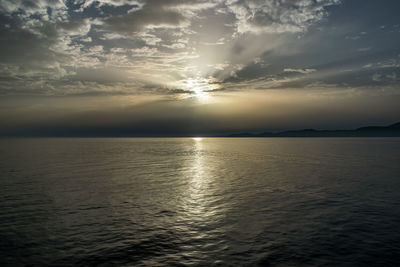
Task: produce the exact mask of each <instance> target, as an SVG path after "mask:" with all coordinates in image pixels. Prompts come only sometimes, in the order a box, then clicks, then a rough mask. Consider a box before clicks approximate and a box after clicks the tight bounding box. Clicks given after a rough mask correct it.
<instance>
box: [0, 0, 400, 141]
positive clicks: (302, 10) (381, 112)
mask: <svg viewBox="0 0 400 267" xmlns="http://www.w3.org/2000/svg"><path fill="white" fill-rule="evenodd" d="M399 10H400V1H398V0H380V1H378V0H363V1H359V0H225V1H223V0H104V1H92V0H86V1H85V0H69V1H61V0H0V21H1V23H0V95H1V96H0V110H1V112H0V123H1V124H0V135H53V134H54V135H132V136H140V135H201V134H204V135H207V134H215V133H226V132H237V131H256V132H257V131H264V130H268V131H275V130H283V129H297V128H319V129H333V128H353V127H359V126H363V125H366V124H377V125H384V124H390V123H394V122H396V121H399V120H400V115H399V114H400V18H399V15H398V12H399Z"/></svg>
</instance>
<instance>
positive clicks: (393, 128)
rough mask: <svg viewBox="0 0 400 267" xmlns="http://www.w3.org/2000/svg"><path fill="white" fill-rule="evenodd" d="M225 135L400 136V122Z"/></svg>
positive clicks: (230, 135)
mask: <svg viewBox="0 0 400 267" xmlns="http://www.w3.org/2000/svg"><path fill="white" fill-rule="evenodd" d="M225 137H400V122H398V123H395V124H391V125H388V126H366V127H361V128H357V129H354V130H315V129H303V130H292V131H283V132H275V133H274V132H264V133H259V134H257V133H236V134H229V135H226V136H225Z"/></svg>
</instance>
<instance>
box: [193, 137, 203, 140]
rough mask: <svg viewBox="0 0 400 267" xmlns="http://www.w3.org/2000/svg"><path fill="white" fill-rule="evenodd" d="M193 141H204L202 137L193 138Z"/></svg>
mask: <svg viewBox="0 0 400 267" xmlns="http://www.w3.org/2000/svg"><path fill="white" fill-rule="evenodd" d="M193 140H194V141H201V140H203V138H201V137H193Z"/></svg>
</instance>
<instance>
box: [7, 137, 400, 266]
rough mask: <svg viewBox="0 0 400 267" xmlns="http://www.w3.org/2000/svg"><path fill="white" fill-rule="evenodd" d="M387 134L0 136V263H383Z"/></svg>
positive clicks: (389, 231) (390, 157)
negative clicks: (41, 137)
mask: <svg viewBox="0 0 400 267" xmlns="http://www.w3.org/2000/svg"><path fill="white" fill-rule="evenodd" d="M399 159H400V139H399V138H255V139H251V138H236V139H235V138H204V139H202V140H194V139H191V138H170V139H161V138H158V139H151V138H148V139H146V138H144V139H139V138H132V139H122V138H116V139H111V138H110V139H1V140H0V175H1V177H0V192H1V194H0V264H1V265H9V266H15V265H86V266H87V265H89V266H93V265H103V266H109V265H118V266H132V265H135V266H165V265H194V266H198V265H201V266H213V265H221V266H257V265H260V266H268V265H270V266H310V265H315V266H339V265H340V266H363V265H368V266H371V265H372V266H374V265H375V266H382V265H383V266H390V265H392V266H396V265H398V262H399V259H400V243H399V240H400V231H399V230H398V229H399V225H400V164H399V162H400V160H399Z"/></svg>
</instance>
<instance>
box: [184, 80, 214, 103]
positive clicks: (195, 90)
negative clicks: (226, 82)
mask: <svg viewBox="0 0 400 267" xmlns="http://www.w3.org/2000/svg"><path fill="white" fill-rule="evenodd" d="M185 87H186V88H187V89H188V90H189V91H191V92H192V95H191V97H195V98H196V99H198V100H202V101H206V100H208V99H209V98H210V97H211V96H210V93H209V91H210V90H212V89H213V88H212V86H211V85H210V84H209V81H208V80H207V79H188V80H186V82H185Z"/></svg>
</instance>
